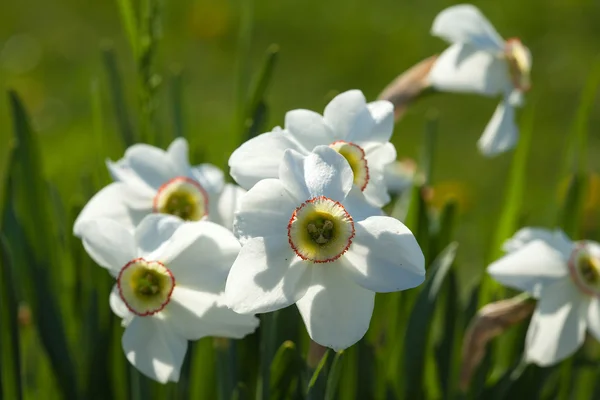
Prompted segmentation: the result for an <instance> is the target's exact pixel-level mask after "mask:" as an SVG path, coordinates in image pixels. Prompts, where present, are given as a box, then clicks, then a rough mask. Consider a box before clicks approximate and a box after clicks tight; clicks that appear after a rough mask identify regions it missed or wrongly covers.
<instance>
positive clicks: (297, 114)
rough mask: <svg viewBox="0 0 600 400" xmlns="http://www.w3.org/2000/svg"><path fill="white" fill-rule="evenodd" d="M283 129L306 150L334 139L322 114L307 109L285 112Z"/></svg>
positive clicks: (329, 142)
mask: <svg viewBox="0 0 600 400" xmlns="http://www.w3.org/2000/svg"><path fill="white" fill-rule="evenodd" d="M285 130H286V131H288V132H289V134H290V135H292V136H293V137H294V138H295V139H296V140H297V141H298V143H300V144H301V145H302V146H304V148H305V149H306V150H308V151H311V150H312V149H314V148H315V147H316V146H319V145H329V144H331V143H333V142H334V141H335V137H334V136H333V132H332V131H331V128H330V127H329V126H328V125H327V123H326V122H325V121H324V120H323V116H321V115H320V114H318V113H316V112H314V111H309V110H293V111H290V112H288V113H287V114H285Z"/></svg>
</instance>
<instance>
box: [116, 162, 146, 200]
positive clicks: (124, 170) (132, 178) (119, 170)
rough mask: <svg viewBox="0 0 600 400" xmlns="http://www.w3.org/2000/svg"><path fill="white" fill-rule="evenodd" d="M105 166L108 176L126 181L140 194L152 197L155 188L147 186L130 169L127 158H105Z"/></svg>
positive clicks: (119, 180)
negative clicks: (114, 159) (113, 159)
mask: <svg viewBox="0 0 600 400" xmlns="http://www.w3.org/2000/svg"><path fill="white" fill-rule="evenodd" d="M106 168H108V172H109V173H110V176H111V177H112V178H113V179H114V180H115V181H117V182H122V183H126V184H127V186H129V187H130V188H132V189H134V190H135V191H136V192H139V193H140V194H141V195H143V196H145V197H148V198H150V199H152V198H153V197H154V195H155V194H156V189H154V188H152V187H150V186H148V184H147V183H146V182H144V181H143V180H142V178H140V177H139V175H138V174H137V173H136V172H135V171H134V170H132V169H131V166H130V165H129V162H128V160H127V159H125V158H122V159H120V160H119V161H117V162H113V161H111V160H106Z"/></svg>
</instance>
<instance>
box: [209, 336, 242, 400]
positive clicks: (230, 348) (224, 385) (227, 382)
mask: <svg viewBox="0 0 600 400" xmlns="http://www.w3.org/2000/svg"><path fill="white" fill-rule="evenodd" d="M213 340H214V346H215V357H216V362H217V363H216V364H217V372H218V373H217V381H218V385H219V399H221V400H227V399H230V398H231V396H232V395H233V392H234V390H235V388H236V384H237V380H238V371H237V351H236V347H237V346H236V343H235V342H234V341H232V340H230V339H226V338H214V339H213Z"/></svg>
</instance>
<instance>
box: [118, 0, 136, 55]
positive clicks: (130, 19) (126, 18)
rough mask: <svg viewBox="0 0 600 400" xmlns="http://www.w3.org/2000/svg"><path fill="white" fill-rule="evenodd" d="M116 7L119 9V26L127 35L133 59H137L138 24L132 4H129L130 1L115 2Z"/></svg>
mask: <svg viewBox="0 0 600 400" xmlns="http://www.w3.org/2000/svg"><path fill="white" fill-rule="evenodd" d="M117 6H118V7H119V16H120V17H121V24H122V25H123V29H124V30H125V33H126V34H127V39H128V40H129V45H130V46H131V51H132V53H133V54H134V57H137V54H138V52H139V44H138V23H137V18H136V15H135V10H134V8H133V4H131V0H117Z"/></svg>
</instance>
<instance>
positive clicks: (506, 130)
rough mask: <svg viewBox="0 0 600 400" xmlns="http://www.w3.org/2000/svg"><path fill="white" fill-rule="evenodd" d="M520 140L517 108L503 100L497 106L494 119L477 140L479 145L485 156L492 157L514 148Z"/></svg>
mask: <svg viewBox="0 0 600 400" xmlns="http://www.w3.org/2000/svg"><path fill="white" fill-rule="evenodd" d="M518 140H519V128H518V127H517V124H516V123H515V109H514V108H513V107H512V106H511V105H509V104H507V103H506V102H504V101H503V102H501V103H500V104H498V107H496V111H494V115H493V116H492V119H491V120H490V122H489V123H488V125H487V126H486V127H485V131H484V132H483V135H481V137H480V138H479V141H478V142H477V147H478V148H479V151H480V152H481V153H482V154H483V155H484V156H487V157H492V156H495V155H497V154H500V153H502V152H505V151H508V150H510V149H512V148H513V147H515V146H516V145H517V141H518Z"/></svg>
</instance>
